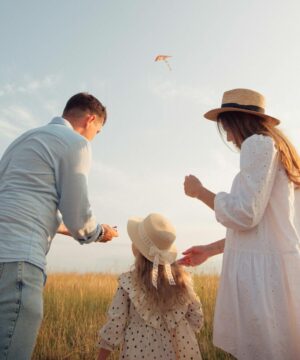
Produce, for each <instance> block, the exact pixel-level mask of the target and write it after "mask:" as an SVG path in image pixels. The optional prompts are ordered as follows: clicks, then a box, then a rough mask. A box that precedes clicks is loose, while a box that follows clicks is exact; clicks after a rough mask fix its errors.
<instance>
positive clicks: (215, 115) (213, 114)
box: [204, 107, 280, 126]
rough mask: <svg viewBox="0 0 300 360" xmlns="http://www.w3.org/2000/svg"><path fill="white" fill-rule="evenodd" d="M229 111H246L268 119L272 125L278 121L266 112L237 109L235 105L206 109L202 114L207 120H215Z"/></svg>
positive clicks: (278, 122)
mask: <svg viewBox="0 0 300 360" xmlns="http://www.w3.org/2000/svg"><path fill="white" fill-rule="evenodd" d="M229 111H235V112H243V113H248V114H253V115H256V116H258V117H261V118H264V119H267V120H269V121H270V122H271V123H272V124H273V125H274V126H276V125H279V124H280V121H279V120H278V119H276V118H274V117H272V116H269V115H267V114H262V113H259V112H257V111H252V110H244V109H238V108H235V107H226V108H225V107H224V108H218V109H213V110H210V111H208V112H207V113H205V114H204V117H205V118H206V119H208V120H212V121H217V119H218V116H219V115H220V114H222V113H225V112H229Z"/></svg>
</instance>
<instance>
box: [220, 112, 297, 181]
mask: <svg viewBox="0 0 300 360" xmlns="http://www.w3.org/2000/svg"><path fill="white" fill-rule="evenodd" d="M217 123H218V129H219V131H220V132H222V131H221V130H222V128H223V130H225V131H227V130H229V131H230V132H231V134H232V136H233V138H234V141H235V143H236V145H237V147H238V148H241V145H242V143H243V141H244V140H245V139H247V138H248V137H249V136H251V135H254V134H258V135H265V136H270V137H272V138H273V140H274V142H275V144H276V147H277V149H278V151H279V156H280V160H281V162H282V165H283V167H284V169H285V172H286V174H287V176H288V178H289V180H290V181H292V182H293V183H294V184H296V185H297V186H300V157H299V155H298V153H297V151H296V149H295V147H294V145H293V144H292V143H291V142H290V141H289V140H288V138H287V137H286V136H285V135H284V134H283V133H282V131H280V130H279V129H278V128H277V127H275V126H274V125H273V124H272V123H271V122H270V121H269V120H268V119H265V118H262V117H259V116H256V115H252V114H248V113H243V112H230V111H229V112H226V113H223V114H220V115H219V118H218V120H217ZM221 127H222V128H221Z"/></svg>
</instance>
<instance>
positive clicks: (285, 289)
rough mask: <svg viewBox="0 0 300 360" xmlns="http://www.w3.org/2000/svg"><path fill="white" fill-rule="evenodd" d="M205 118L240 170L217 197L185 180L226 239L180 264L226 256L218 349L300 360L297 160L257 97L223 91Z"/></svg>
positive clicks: (245, 359)
mask: <svg viewBox="0 0 300 360" xmlns="http://www.w3.org/2000/svg"><path fill="white" fill-rule="evenodd" d="M204 116H205V117H206V118H207V119H209V120H214V121H216V122H217V124H218V128H219V130H220V131H221V130H223V131H224V132H225V133H226V135H227V141H229V142H233V143H234V144H235V145H236V146H237V147H238V148H239V149H240V171H239V173H238V174H237V176H236V177H235V179H234V181H233V184H232V188H231V191H230V192H229V193H225V192H220V193H218V194H216V195H215V194H214V193H212V192H211V191H209V190H208V189H206V188H205V187H204V186H203V185H202V183H201V182H200V181H199V180H198V179H197V178H196V177H195V176H193V175H189V176H187V177H186V178H185V183H184V189H185V193H186V195H188V196H191V197H194V198H197V199H199V200H201V201H203V202H204V203H205V204H206V205H208V206H209V207H211V208H212V209H213V210H214V211H215V215H216V219H217V221H219V222H220V223H221V224H223V225H224V226H225V227H226V228H227V234H226V240H225V239H223V240H220V241H217V242H215V243H212V244H209V245H204V246H195V247H193V248H191V249H189V250H187V251H185V252H184V255H185V256H184V257H183V259H182V260H181V261H180V262H181V264H183V265H188V266H194V265H199V264H201V263H203V262H204V261H205V260H206V259H208V258H209V257H211V256H213V255H216V254H220V253H222V252H224V258H223V267H222V274H221V279H220V287H219V291H218V297H217V303H216V309H215V319H214V336H213V341H214V344H215V345H216V346H218V347H220V348H222V349H223V350H225V351H227V352H229V353H231V354H232V355H234V356H235V357H237V358H238V359H242V360H253V359H255V360H257V359H258V360H261V359H264V360H269V359H270V360H271V359H272V360H295V359H300V280H299V277H300V221H299V220H300V198H299V196H300V194H299V192H300V190H299V191H296V190H297V188H298V187H299V186H300V158H299V156H298V154H297V152H296V150H295V148H294V146H293V145H292V144H291V143H290V142H289V140H288V139H287V138H286V137H285V136H284V135H283V134H282V132H281V131H280V130H279V129H278V128H277V127H276V126H277V125H278V124H279V120H277V119H275V118H273V117H271V116H268V115H266V114H265V113H264V97H263V96H262V95H261V94H259V93H257V92H255V91H252V90H248V89H234V90H230V91H227V92H225V93H224V96H223V100H222V106H221V108H219V109H214V110H211V111H209V112H207V113H206V114H205V115H204ZM297 193H298V194H297ZM297 197H298V199H297Z"/></svg>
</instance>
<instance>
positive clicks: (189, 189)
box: [184, 175, 203, 198]
mask: <svg viewBox="0 0 300 360" xmlns="http://www.w3.org/2000/svg"><path fill="white" fill-rule="evenodd" d="M202 189H203V185H202V183H201V182H200V180H199V179H198V178H196V176H194V175H188V176H186V177H185V179H184V192H185V194H186V195H187V196H190V197H193V198H196V197H198V196H199V194H200V192H201V190H202Z"/></svg>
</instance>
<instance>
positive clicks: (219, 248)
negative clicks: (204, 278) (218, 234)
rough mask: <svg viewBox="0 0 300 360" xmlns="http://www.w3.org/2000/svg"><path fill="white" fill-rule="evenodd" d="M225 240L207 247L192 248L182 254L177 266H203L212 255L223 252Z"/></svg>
mask: <svg viewBox="0 0 300 360" xmlns="http://www.w3.org/2000/svg"><path fill="white" fill-rule="evenodd" d="M224 247H225V239H222V240H219V241H215V242H213V243H211V244H207V245H199V246H193V247H191V248H189V249H188V250H186V251H184V252H183V255H184V257H183V258H181V259H179V260H178V263H179V265H184V266H196V265H200V264H203V263H204V262H205V261H206V260H207V259H209V258H210V257H212V256H214V255H218V254H222V253H223V252H224Z"/></svg>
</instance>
